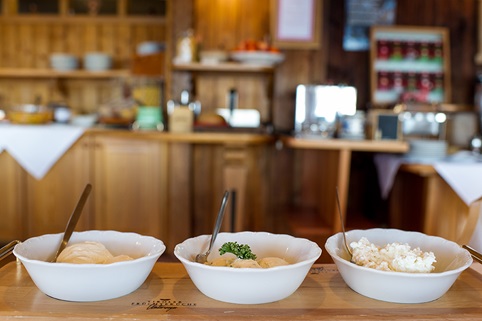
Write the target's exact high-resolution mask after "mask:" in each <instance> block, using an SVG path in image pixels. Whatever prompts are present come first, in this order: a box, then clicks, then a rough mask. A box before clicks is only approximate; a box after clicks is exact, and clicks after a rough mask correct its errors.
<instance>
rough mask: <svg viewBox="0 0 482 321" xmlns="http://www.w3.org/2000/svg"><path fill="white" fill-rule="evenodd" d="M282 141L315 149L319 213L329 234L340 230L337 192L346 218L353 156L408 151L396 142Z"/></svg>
mask: <svg viewBox="0 0 482 321" xmlns="http://www.w3.org/2000/svg"><path fill="white" fill-rule="evenodd" d="M281 142H282V143H283V145H284V146H286V147H288V148H292V149H295V150H315V151H317V152H318V153H320V155H321V157H319V158H318V167H319V169H320V175H319V177H318V179H319V180H320V181H323V186H322V187H323V188H322V189H320V191H319V192H318V194H319V198H318V199H319V204H318V211H319V213H320V217H325V221H326V222H332V226H331V229H332V233H335V232H339V231H341V224H340V219H339V214H338V209H337V204H336V203H337V201H336V190H337V189H338V195H339V199H340V208H341V212H342V215H343V217H344V218H346V209H347V203H348V188H349V183H350V164H351V158H352V153H353V152H373V153H394V154H403V153H406V152H407V151H408V150H409V144H408V143H407V142H404V141H395V140H348V139H311V138H298V137H290V136H285V137H282V138H281Z"/></svg>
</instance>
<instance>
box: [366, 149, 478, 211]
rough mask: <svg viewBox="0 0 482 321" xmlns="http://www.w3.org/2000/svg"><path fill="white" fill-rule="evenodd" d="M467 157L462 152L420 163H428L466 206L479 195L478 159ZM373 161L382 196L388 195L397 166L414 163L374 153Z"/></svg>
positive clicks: (401, 158)
mask: <svg viewBox="0 0 482 321" xmlns="http://www.w3.org/2000/svg"><path fill="white" fill-rule="evenodd" d="M469 156H470V155H468V154H467V153H466V152H464V151H462V152H460V153H457V154H454V155H451V156H449V157H446V158H445V159H443V160H433V159H431V160H430V161H428V160H427V161H424V162H423V163H424V164H430V165H432V166H433V167H434V169H435V170H436V171H437V173H438V174H439V175H440V176H441V177H442V178H443V179H444V180H445V181H446V182H447V184H449V186H450V187H451V188H452V189H453V190H454V192H455V193H457V195H458V196H459V197H460V198H461V199H462V200H463V201H464V202H465V203H466V204H467V205H470V204H471V203H472V202H474V201H476V200H478V199H479V198H481V197H482V162H479V161H477V159H475V158H473V157H469ZM374 162H375V165H376V168H377V172H378V181H379V184H380V190H381V194H382V195H381V196H382V197H383V198H387V197H388V195H389V193H390V190H391V188H392V186H393V182H394V180H395V177H396V175H397V171H398V168H399V167H400V165H402V164H404V163H417V161H413V160H410V159H407V158H404V157H403V156H399V155H393V154H378V155H375V158H374Z"/></svg>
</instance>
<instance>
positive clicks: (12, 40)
mask: <svg viewBox="0 0 482 321" xmlns="http://www.w3.org/2000/svg"><path fill="white" fill-rule="evenodd" d="M16 30H17V28H16V26H15V24H12V23H9V24H6V25H5V28H4V32H5V34H4V37H2V39H4V41H2V46H0V47H1V48H3V49H2V50H4V51H5V53H6V55H5V58H6V59H5V61H4V62H3V63H2V67H4V68H5V67H18V63H17V61H16V60H15V58H16V55H17V51H18V49H19V48H18V47H17V41H18V37H17V34H16Z"/></svg>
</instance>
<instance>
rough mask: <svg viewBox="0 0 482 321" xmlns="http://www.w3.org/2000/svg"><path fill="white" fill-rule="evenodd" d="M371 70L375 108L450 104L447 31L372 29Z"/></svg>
mask: <svg viewBox="0 0 482 321" xmlns="http://www.w3.org/2000/svg"><path fill="white" fill-rule="evenodd" d="M370 69H371V70H370V85H371V102H372V104H373V105H374V106H390V105H391V106H393V105H394V104H397V103H407V102H414V103H420V104H438V103H448V102H450V100H451V81H450V78H451V77H450V43H449V33H448V29H447V28H443V27H414V26H410V27H407V26H383V27H382V26H377V27H372V28H371V30H370Z"/></svg>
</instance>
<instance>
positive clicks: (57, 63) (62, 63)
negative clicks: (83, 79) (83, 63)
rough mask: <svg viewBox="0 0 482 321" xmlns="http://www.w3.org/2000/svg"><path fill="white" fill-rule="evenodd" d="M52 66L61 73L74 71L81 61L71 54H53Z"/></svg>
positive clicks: (51, 58) (51, 56)
mask: <svg viewBox="0 0 482 321" xmlns="http://www.w3.org/2000/svg"><path fill="white" fill-rule="evenodd" d="M50 66H51V67H52V68H53V69H55V70H60V71H68V70H74V69H77V68H78V67H79V61H78V59H77V57H75V56H74V55H71V54H66V53H53V54H51V55H50Z"/></svg>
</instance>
